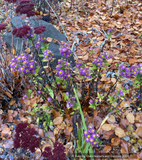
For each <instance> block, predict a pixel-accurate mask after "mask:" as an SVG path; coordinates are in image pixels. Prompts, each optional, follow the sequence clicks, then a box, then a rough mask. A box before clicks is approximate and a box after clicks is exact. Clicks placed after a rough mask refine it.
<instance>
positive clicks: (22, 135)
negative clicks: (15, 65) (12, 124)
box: [14, 123, 40, 152]
mask: <svg viewBox="0 0 142 160" xmlns="http://www.w3.org/2000/svg"><path fill="white" fill-rule="evenodd" d="M19 124H20V125H19ZM19 124H18V125H17V127H16V135H15V139H14V147H15V148H19V147H21V148H23V149H25V150H27V149H29V150H30V151H31V152H35V148H38V147H39V144H40V138H39V137H36V136H35V134H37V131H36V130H35V129H34V128H27V125H28V123H19Z"/></svg>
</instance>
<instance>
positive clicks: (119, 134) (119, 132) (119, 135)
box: [115, 127, 126, 137]
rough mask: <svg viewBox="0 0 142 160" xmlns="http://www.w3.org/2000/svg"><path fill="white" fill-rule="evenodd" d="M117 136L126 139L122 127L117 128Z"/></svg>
mask: <svg viewBox="0 0 142 160" xmlns="http://www.w3.org/2000/svg"><path fill="white" fill-rule="evenodd" d="M115 134H116V135H117V136H118V137H125V136H126V134H125V132H124V130H123V129H121V128H120V127H116V128H115Z"/></svg>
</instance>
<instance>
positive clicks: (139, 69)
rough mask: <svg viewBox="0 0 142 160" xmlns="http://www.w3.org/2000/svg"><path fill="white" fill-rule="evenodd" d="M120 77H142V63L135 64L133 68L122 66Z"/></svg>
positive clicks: (120, 67)
mask: <svg viewBox="0 0 142 160" xmlns="http://www.w3.org/2000/svg"><path fill="white" fill-rule="evenodd" d="M118 68H119V70H120V75H121V76H124V77H132V76H136V75H142V63H139V64H134V65H131V66H129V67H128V66H126V65H124V64H123V65H120V66H119V67H118Z"/></svg>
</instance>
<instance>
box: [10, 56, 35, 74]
mask: <svg viewBox="0 0 142 160" xmlns="http://www.w3.org/2000/svg"><path fill="white" fill-rule="evenodd" d="M36 64H37V62H36V61H34V60H33V59H32V55H29V56H28V55H26V54H22V55H21V56H16V57H15V58H13V59H12V60H11V62H10V67H11V70H12V71H13V72H15V71H16V72H20V73H21V74H22V75H24V74H28V73H35V66H36Z"/></svg>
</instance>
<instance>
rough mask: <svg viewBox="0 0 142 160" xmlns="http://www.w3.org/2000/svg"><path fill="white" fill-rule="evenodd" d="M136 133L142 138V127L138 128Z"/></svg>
mask: <svg viewBox="0 0 142 160" xmlns="http://www.w3.org/2000/svg"><path fill="white" fill-rule="evenodd" d="M135 132H136V134H137V135H138V136H140V137H142V127H139V128H137V129H136V131H135Z"/></svg>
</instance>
